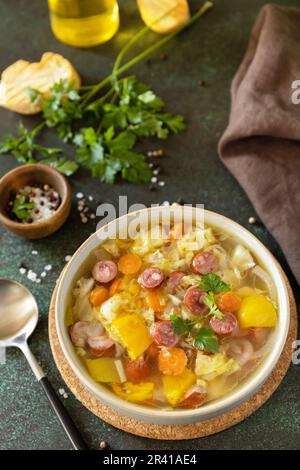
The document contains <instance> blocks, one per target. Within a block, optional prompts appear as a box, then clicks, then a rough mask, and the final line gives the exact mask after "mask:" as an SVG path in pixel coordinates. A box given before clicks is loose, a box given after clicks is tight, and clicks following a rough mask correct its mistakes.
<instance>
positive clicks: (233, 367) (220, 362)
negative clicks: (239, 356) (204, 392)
mask: <svg viewBox="0 0 300 470" xmlns="http://www.w3.org/2000/svg"><path fill="white" fill-rule="evenodd" d="M239 369H240V366H239V364H238V363H237V361H235V360H234V359H232V358H228V357H227V356H225V354H222V353H216V354H213V355H211V356H207V355H206V354H203V353H202V352H200V351H198V353H197V358H196V367H195V373H196V375H197V376H198V377H200V378H201V379H203V380H207V381H210V380H212V379H214V378H215V377H217V376H218V375H223V374H226V375H230V374H233V373H234V372H236V371H237V370H239Z"/></svg>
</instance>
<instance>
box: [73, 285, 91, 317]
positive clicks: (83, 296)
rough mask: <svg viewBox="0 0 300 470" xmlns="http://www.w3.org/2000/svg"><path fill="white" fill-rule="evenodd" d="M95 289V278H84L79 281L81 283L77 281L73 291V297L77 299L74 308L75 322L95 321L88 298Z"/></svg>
mask: <svg viewBox="0 0 300 470" xmlns="http://www.w3.org/2000/svg"><path fill="white" fill-rule="evenodd" d="M93 287H94V279H93V278H84V277H82V278H81V279H79V281H77V284H76V287H75V288H74V290H73V295H74V297H75V304H74V306H73V319H74V320H75V321H78V320H84V321H90V320H92V319H93V308H92V306H91V304H90V301H89V297H88V295H89V293H90V292H91V290H92V288H93Z"/></svg>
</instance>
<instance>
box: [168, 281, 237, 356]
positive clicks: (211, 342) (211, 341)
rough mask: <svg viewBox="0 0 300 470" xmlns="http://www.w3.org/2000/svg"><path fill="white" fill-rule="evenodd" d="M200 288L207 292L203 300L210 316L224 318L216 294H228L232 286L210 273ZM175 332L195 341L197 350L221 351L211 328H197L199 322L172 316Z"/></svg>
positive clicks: (201, 282)
mask: <svg viewBox="0 0 300 470" xmlns="http://www.w3.org/2000/svg"><path fill="white" fill-rule="evenodd" d="M200 288H201V289H202V290H204V291H205V292H207V294H206V295H205V297H204V298H203V302H204V303H205V304H206V305H207V306H208V308H209V312H208V314H207V315H208V316H210V315H214V316H216V317H217V318H219V319H222V318H223V317H224V314H223V313H222V312H221V311H220V310H219V309H218V307H217V304H216V300H215V294H219V293H221V292H227V291H229V290H230V286H229V285H228V284H226V282H224V281H222V279H221V278H220V276H218V275H217V274H215V273H208V274H205V275H203V276H202V277H201V281H200ZM170 320H171V322H172V325H173V328H174V331H175V333H176V334H178V335H184V334H186V335H187V336H188V337H192V338H193V339H194V345H195V347H196V348H197V349H201V350H203V351H207V352H211V353H214V352H217V351H218V350H219V342H218V338H217V337H216V335H215V334H214V332H213V331H212V330H211V329H210V328H204V327H201V328H197V323H198V322H197V321H193V320H189V319H183V318H181V317H179V316H177V315H171V316H170Z"/></svg>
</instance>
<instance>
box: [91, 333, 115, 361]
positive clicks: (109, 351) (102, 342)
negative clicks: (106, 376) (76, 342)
mask: <svg viewBox="0 0 300 470" xmlns="http://www.w3.org/2000/svg"><path fill="white" fill-rule="evenodd" d="M87 345H88V347H89V350H90V352H91V354H93V356H96V357H101V356H113V355H114V354H115V352H116V345H115V343H114V342H113V341H112V340H111V339H110V338H109V337H108V336H94V337H90V338H88V339H87Z"/></svg>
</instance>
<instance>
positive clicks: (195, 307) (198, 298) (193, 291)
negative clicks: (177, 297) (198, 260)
mask: <svg viewBox="0 0 300 470" xmlns="http://www.w3.org/2000/svg"><path fill="white" fill-rule="evenodd" d="M205 295H206V292H204V291H203V290H201V289H200V288H199V287H197V286H193V287H190V288H189V289H188V290H187V291H186V293H185V295H184V298H183V303H184V305H185V306H186V307H187V308H188V309H189V310H190V311H191V312H192V313H194V314H197V315H200V314H202V313H205V312H206V311H207V306H206V305H205V303H204V302H203V298H204V297H205Z"/></svg>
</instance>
